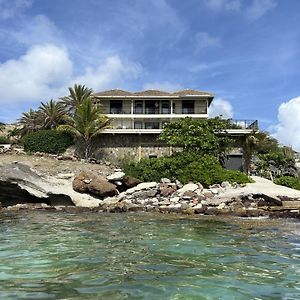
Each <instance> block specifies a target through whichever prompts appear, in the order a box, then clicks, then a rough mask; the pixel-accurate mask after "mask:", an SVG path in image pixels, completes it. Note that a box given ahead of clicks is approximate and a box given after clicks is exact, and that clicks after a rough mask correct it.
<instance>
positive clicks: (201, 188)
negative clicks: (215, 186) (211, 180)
mask: <svg viewBox="0 0 300 300" xmlns="http://www.w3.org/2000/svg"><path fill="white" fill-rule="evenodd" d="M197 185H198V189H199V190H200V192H201V191H203V189H204V187H203V185H202V184H201V183H200V182H198V183H197Z"/></svg>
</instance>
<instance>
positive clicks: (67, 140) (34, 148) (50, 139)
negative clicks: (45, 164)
mask: <svg viewBox="0 0 300 300" xmlns="http://www.w3.org/2000/svg"><path fill="white" fill-rule="evenodd" d="M22 142H23V146H24V150H25V151H26V152H44V153H52V154H59V153H63V152H65V151H66V149H67V148H68V147H69V146H71V145H72V144H73V138H72V137H71V136H70V135H69V134H67V133H64V132H59V131H56V130H40V131H36V132H32V133H28V134H27V135H26V136H24V138H23V139H22Z"/></svg>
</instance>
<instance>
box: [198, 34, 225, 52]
mask: <svg viewBox="0 0 300 300" xmlns="http://www.w3.org/2000/svg"><path fill="white" fill-rule="evenodd" d="M195 46H196V51H199V50H201V49H205V48H211V47H220V46H221V40H220V39H219V38H218V37H213V36H211V35H209V34H208V33H207V32H198V33H197V34H196V35H195Z"/></svg>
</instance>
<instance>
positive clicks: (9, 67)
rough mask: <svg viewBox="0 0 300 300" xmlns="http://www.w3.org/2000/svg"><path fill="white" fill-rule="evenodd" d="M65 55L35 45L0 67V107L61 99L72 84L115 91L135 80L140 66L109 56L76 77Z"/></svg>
mask: <svg viewBox="0 0 300 300" xmlns="http://www.w3.org/2000/svg"><path fill="white" fill-rule="evenodd" d="M73 66H74V64H73V62H72V60H71V59H70V56H69V53H68V51H67V50H66V49H65V48H63V47H58V46H55V45H51V44H46V45H36V46H34V47H32V48H30V49H29V50H28V51H27V53H26V54H24V55H23V56H21V57H19V58H18V59H15V60H8V61H6V62H4V63H3V64H0V90H1V98H0V102H1V104H2V105H3V104H9V105H11V104H12V103H14V104H18V103H20V104H21V103H27V102H30V101H31V102H34V101H36V102H37V103H39V102H40V101H47V100H49V99H50V98H56V97H59V96H63V95H65V94H66V93H67V87H68V86H72V85H73V84H74V83H80V84H86V85H87V86H89V87H91V88H93V89H94V90H96V91H97V90H98V89H104V88H108V87H115V86H116V84H118V83H120V82H123V80H125V79H128V78H136V77H137V76H138V75H139V74H140V72H141V66H140V65H138V64H135V63H133V62H129V61H125V60H122V59H121V58H120V57H119V56H117V55H115V56H109V57H107V58H106V59H104V61H103V62H100V63H98V64H96V67H94V68H87V69H86V70H85V71H84V72H82V74H80V75H79V76H78V75H77V76H76V75H75V74H74V67H73Z"/></svg>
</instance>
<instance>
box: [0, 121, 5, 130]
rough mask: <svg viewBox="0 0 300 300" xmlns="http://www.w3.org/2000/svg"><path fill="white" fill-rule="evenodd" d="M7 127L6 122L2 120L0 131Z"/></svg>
mask: <svg viewBox="0 0 300 300" xmlns="http://www.w3.org/2000/svg"><path fill="white" fill-rule="evenodd" d="M4 129H5V123H2V122H0V131H3V130H4Z"/></svg>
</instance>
